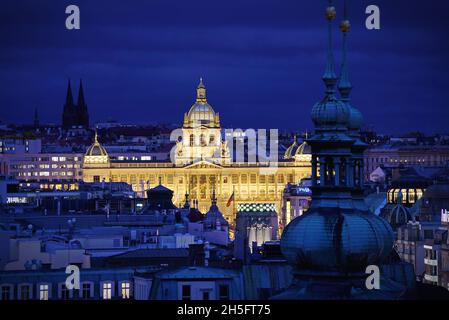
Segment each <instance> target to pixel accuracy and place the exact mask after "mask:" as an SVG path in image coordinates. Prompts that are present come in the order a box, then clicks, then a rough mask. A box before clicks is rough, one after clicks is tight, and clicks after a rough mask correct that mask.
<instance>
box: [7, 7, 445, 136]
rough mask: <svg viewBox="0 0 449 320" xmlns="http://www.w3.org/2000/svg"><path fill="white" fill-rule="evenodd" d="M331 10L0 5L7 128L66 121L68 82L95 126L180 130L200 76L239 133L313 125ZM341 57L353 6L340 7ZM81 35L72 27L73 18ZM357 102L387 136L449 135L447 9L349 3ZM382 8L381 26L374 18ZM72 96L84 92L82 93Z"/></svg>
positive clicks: (337, 42) (210, 98) (370, 122)
mask: <svg viewBox="0 0 449 320" xmlns="http://www.w3.org/2000/svg"><path fill="white" fill-rule="evenodd" d="M326 3H327V1H324V0H322V1H317V0H313V1H312V0H310V1H300V0H270V1H269V0H239V1H237V0H228V1H215V0H209V1H201V0H195V1H194V0H183V1H173V0H148V1H137V0H135V1H120V0H108V1H99V0H95V1H92V0H90V1H87V0H86V1H82V0H71V1H59V0H58V1H49V0H39V1H36V0H30V1H24V0H15V1H7V2H6V1H4V2H2V4H1V5H0V48H1V50H0V70H1V71H0V106H1V107H0V121H2V122H7V123H11V122H15V123H31V121H32V118H33V112H34V109H35V108H36V107H37V108H38V110H39V113H40V119H41V122H43V123H50V122H51V123H60V121H61V113H62V107H63V103H64V99H65V95H66V86H67V79H68V78H69V77H70V78H71V79H72V87H73V88H74V89H75V90H77V88H78V81H79V78H82V79H83V82H84V89H85V96H86V101H87V104H88V107H89V111H90V115H91V121H94V122H96V121H106V120H108V119H114V120H117V121H122V122H125V123H140V124H147V123H155V122H164V123H179V124H181V123H182V119H183V113H184V112H186V111H187V110H188V109H189V107H190V106H191V104H192V103H193V102H194V99H195V89H196V86H197V84H198V79H199V77H200V76H202V77H203V78H204V81H205V84H206V87H207V89H208V92H207V94H208V101H209V103H210V104H211V105H212V106H213V107H214V108H215V110H216V111H218V112H220V113H221V120H222V124H223V126H225V127H231V126H232V127H234V128H280V129H287V130H305V129H306V128H309V129H310V128H312V123H311V120H310V110H311V108H312V106H313V104H314V103H315V102H316V101H318V100H320V99H321V98H322V96H323V91H324V89H323V88H324V87H323V84H322V82H321V76H322V74H323V71H324V65H325V48H326V30H327V29H326V21H325V19H324V15H323V11H324V8H325V7H326ZM334 3H335V6H336V7H337V13H338V17H337V23H336V24H334V25H335V28H334V31H335V32H334V35H335V37H334V39H335V41H334V47H335V51H336V52H335V55H336V60H337V62H338V65H339V64H340V57H341V50H340V48H341V34H340V32H339V31H338V28H337V26H338V24H339V23H340V21H341V19H342V12H343V10H342V8H343V1H342V0H339V1H334ZM69 4H76V5H78V6H79V7H80V10H81V30H71V31H69V30H67V29H66V28H65V19H66V17H67V15H66V14H65V8H66V6H67V5H69ZM349 4H350V8H349V14H350V20H351V22H352V30H351V32H350V34H349V37H350V38H349V49H350V52H349V66H350V77H351V81H352V83H353V85H354V91H353V94H352V98H353V103H354V105H355V106H357V107H358V108H359V109H360V110H361V111H362V112H363V114H364V116H365V123H366V125H368V126H371V127H373V128H374V129H375V130H377V131H379V132H383V133H394V134H398V133H406V132H409V131H415V130H421V131H424V132H427V133H434V132H440V133H443V132H449V129H448V128H449V126H448V124H447V120H448V119H449V105H448V104H449V62H448V60H449V38H448V30H449V28H448V27H449V1H446V0H429V1H425V2H423V1H405V0H395V1H391V0H370V1H360V0H349ZM369 4H376V5H378V6H379V7H380V9H381V28H382V29H381V30H378V31H376V30H374V31H369V30H367V29H366V28H365V18H366V16H367V15H366V14H365V8H366V7H367V6H368V5H369ZM75 95H76V92H75Z"/></svg>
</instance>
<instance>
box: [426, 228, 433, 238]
mask: <svg viewBox="0 0 449 320" xmlns="http://www.w3.org/2000/svg"><path fill="white" fill-rule="evenodd" d="M424 239H433V230H424Z"/></svg>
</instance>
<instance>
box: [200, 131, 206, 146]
mask: <svg viewBox="0 0 449 320" xmlns="http://www.w3.org/2000/svg"><path fill="white" fill-rule="evenodd" d="M200 145H201V146H202V147H204V146H205V145H206V137H205V136H204V134H201V135H200Z"/></svg>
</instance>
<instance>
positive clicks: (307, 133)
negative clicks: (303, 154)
mask: <svg viewBox="0 0 449 320" xmlns="http://www.w3.org/2000/svg"><path fill="white" fill-rule="evenodd" d="M304 135H305V137H306V140H307V139H308V138H309V132H308V131H307V129H306V132H305V133H304Z"/></svg>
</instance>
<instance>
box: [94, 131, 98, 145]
mask: <svg viewBox="0 0 449 320" xmlns="http://www.w3.org/2000/svg"><path fill="white" fill-rule="evenodd" d="M97 130H98V128H95V138H94V139H95V143H98V131H97Z"/></svg>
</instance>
